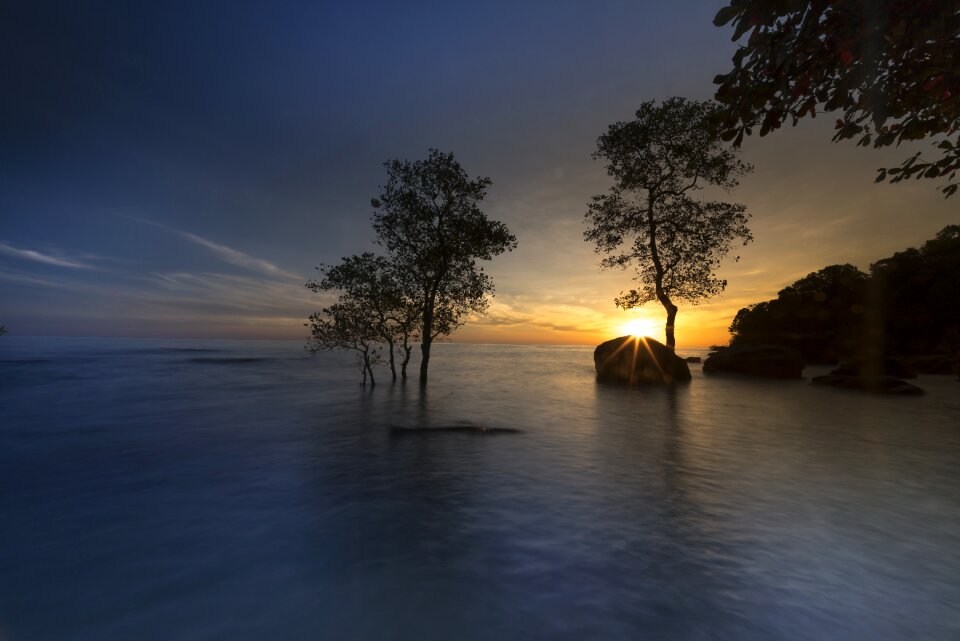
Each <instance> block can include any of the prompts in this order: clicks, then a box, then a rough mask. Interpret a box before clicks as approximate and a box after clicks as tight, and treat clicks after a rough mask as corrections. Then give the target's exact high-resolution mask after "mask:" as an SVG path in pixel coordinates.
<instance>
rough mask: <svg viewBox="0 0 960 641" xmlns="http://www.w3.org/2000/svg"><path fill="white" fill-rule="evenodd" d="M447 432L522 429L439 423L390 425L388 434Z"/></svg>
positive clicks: (514, 430) (475, 432) (510, 430)
mask: <svg viewBox="0 0 960 641" xmlns="http://www.w3.org/2000/svg"><path fill="white" fill-rule="evenodd" d="M449 432H457V433H460V434H519V433H520V432H522V430H518V429H516V428H513V427H488V426H486V425H441V426H438V427H404V426H401V425H391V426H390V434H391V435H392V436H401V435H404V434H445V433H449Z"/></svg>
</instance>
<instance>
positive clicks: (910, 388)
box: [811, 374, 924, 396]
mask: <svg viewBox="0 0 960 641" xmlns="http://www.w3.org/2000/svg"><path fill="white" fill-rule="evenodd" d="M811 382H812V383H813V384H814V385H826V386H828V387H838V388H840V389H850V390H858V391H861V392H873V393H875V394H892V395H899V396H917V395H919V394H923V393H924V391H923V390H922V389H920V388H919V387H917V386H916V385H911V384H910V383H907V382H906V381H902V380H900V379H899V378H895V377H893V376H845V375H842V374H829V375H827V376H815V377H813V380H812V381H811Z"/></svg>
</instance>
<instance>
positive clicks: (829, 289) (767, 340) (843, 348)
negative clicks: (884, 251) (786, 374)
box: [730, 264, 870, 363]
mask: <svg viewBox="0 0 960 641" xmlns="http://www.w3.org/2000/svg"><path fill="white" fill-rule="evenodd" d="M869 304H870V288H869V282H868V276H867V274H865V273H863V272H861V271H860V270H859V269H857V268H856V267H854V266H853V265H849V264H848V265H830V266H829V267H824V268H823V269H821V270H819V271H816V272H813V273H811V274H808V275H806V276H804V277H803V278H801V279H800V280H798V281H796V282H795V283H793V284H791V285H788V286H787V287H784V288H783V289H781V290H780V291H779V292H778V293H777V297H776V298H775V299H773V300H769V301H765V302H762V303H756V304H754V305H751V306H749V307H744V308H743V309H741V310H740V311H739V312H737V315H736V316H735V317H734V319H733V322H732V323H731V324H730V334H731V335H732V338H731V341H730V343H731V344H732V345H738V344H750V343H754V344H756V343H761V344H783V345H788V346H790V347H794V348H796V349H798V350H800V351H801V352H802V353H803V355H804V357H805V358H806V359H807V361H808V362H810V363H831V362H835V361H836V360H837V358H839V357H842V356H849V355H854V354H857V353H858V352H859V351H860V345H861V344H862V342H863V339H864V336H865V335H866V330H867V324H866V317H867V316H868V313H867V312H868V306H869Z"/></svg>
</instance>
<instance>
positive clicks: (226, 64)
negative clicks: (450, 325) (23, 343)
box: [0, 0, 960, 346]
mask: <svg viewBox="0 0 960 641" xmlns="http://www.w3.org/2000/svg"><path fill="white" fill-rule="evenodd" d="M38 4H39V3H32V2H20V3H5V4H4V6H3V8H0V77H2V79H3V86H4V89H3V94H4V99H3V100H2V101H0V324H2V325H5V326H6V327H7V328H8V330H10V332H11V333H13V334H29V335H67V336H77V335H92V336H142V337H154V336H155V337H168V336H169V337H198V338H208V337H209V338H214V337H217V338H219V337H224V338H227V337H229V338H233V337H237V338H291V339H297V338H302V337H303V336H304V334H305V328H304V327H303V322H304V320H305V318H306V316H307V315H308V314H309V313H311V312H312V311H315V310H317V309H318V308H319V307H321V306H322V302H323V301H322V300H321V299H319V298H318V297H317V296H316V295H315V294H312V293H310V292H308V291H307V290H306V289H305V288H304V286H303V284H304V282H305V281H306V279H308V278H311V277H313V275H314V274H315V271H314V267H315V266H316V265H318V264H319V263H321V262H332V261H336V260H337V259H338V258H339V257H340V256H344V255H348V254H352V253H356V252H361V251H365V250H369V249H372V243H371V241H372V232H371V230H370V225H369V222H370V214H371V209H370V206H369V201H370V198H371V197H372V196H374V195H376V193H377V191H378V185H379V184H380V183H381V182H382V181H383V179H384V177H385V173H384V170H383V167H382V162H383V161H384V160H386V159H388V158H393V157H400V158H409V159H416V158H420V157H423V156H424V155H425V154H426V151H427V148H428V147H436V148H439V149H441V150H450V151H453V152H455V154H456V155H457V158H458V159H459V160H460V161H461V163H462V164H463V165H464V167H465V168H466V170H467V171H468V172H469V173H471V174H473V175H487V176H489V177H490V178H491V179H492V180H493V187H492V189H491V190H490V196H489V199H488V201H487V206H486V212H487V213H488V214H489V215H490V216H491V217H493V218H497V219H500V220H503V221H504V222H506V223H507V224H508V225H509V227H510V229H511V230H512V231H513V232H514V233H515V234H516V235H517V238H518V241H519V247H518V249H517V250H515V251H514V252H513V253H511V254H509V255H506V256H503V257H500V258H498V259H497V260H496V261H494V262H493V263H492V264H490V265H489V266H488V271H489V273H490V274H492V276H493V277H494V280H495V282H496V286H497V293H496V298H495V300H494V302H493V304H492V305H491V308H490V313H489V315H487V316H486V317H485V318H483V319H479V320H475V321H473V322H471V323H470V324H469V325H468V326H467V327H466V328H465V329H463V330H462V331H461V332H459V333H458V334H457V335H455V337H454V340H458V341H477V342H508V343H512V342H544V343H562V344H573V343H580V344H595V343H597V342H598V341H600V340H603V339H606V338H610V337H613V336H617V335H619V334H622V333H624V332H623V331H622V330H621V328H622V326H623V325H624V324H625V323H626V322H628V321H630V320H634V319H638V318H639V319H642V320H646V321H649V322H651V323H652V324H653V328H652V330H651V331H652V332H654V334H653V335H654V336H655V337H659V336H660V335H661V330H660V329H659V327H658V326H660V325H662V317H663V312H662V309H660V308H659V307H656V306H650V307H649V308H644V309H643V310H640V311H636V312H623V311H620V310H618V309H616V308H615V307H614V305H613V298H614V297H615V296H616V295H617V293H618V292H619V291H620V290H621V289H624V288H629V286H630V282H631V273H630V272H618V271H608V272H603V271H601V270H600V269H599V267H598V262H599V258H598V257H597V256H596V255H595V254H594V253H593V250H592V248H591V246H589V245H588V244H587V243H585V242H584V241H583V238H582V233H583V230H584V225H585V223H584V219H583V214H584V212H585V211H586V203H587V202H588V201H589V199H590V196H592V195H593V194H595V193H600V192H602V191H604V190H606V188H607V187H608V186H609V179H608V178H607V177H606V175H605V173H604V171H603V167H602V165H601V164H600V163H599V162H597V161H594V160H592V159H591V158H590V154H591V152H592V151H593V149H594V144H595V141H596V138H597V136H598V135H599V134H600V133H602V132H603V131H604V129H605V128H606V126H607V125H608V124H609V123H611V122H613V121H615V120H620V119H628V118H630V117H631V116H632V113H633V111H634V110H635V109H636V107H637V106H638V105H639V103H640V102H642V101H644V100H650V99H656V100H661V99H665V98H668V97H670V96H673V95H683V96H687V97H691V98H699V99H705V98H709V97H710V96H711V95H712V93H713V86H712V83H711V79H712V78H713V76H714V75H715V74H717V73H722V72H725V71H727V70H728V69H729V65H730V62H729V61H730V57H731V55H732V54H733V51H734V48H735V45H734V44H733V43H731V42H730V31H729V29H727V28H722V29H721V28H716V27H714V26H713V25H712V23H711V21H712V18H713V15H714V13H715V12H716V10H717V9H718V8H719V7H721V6H723V5H724V4H725V3H724V2H699V1H693V0H691V1H683V2H637V1H636V0H633V1H624V2H612V1H611V2H604V1H602V0H591V1H584V2H550V3H545V2H544V3H540V2H529V3H516V2H484V3H455V2H434V3H415V2H403V3H372V2H356V3H336V4H334V3H329V4H321V3H302V4H296V3H268V2H230V3H204V2H183V3H177V2H165V3H149V4H148V3H106V2H93V1H91V2H83V3H78V2H65V3H62V6H57V3H52V2H51V3H43V4H44V8H40V7H39V6H38ZM834 119H835V118H833V117H831V116H830V115H829V114H828V115H823V116H821V117H819V118H818V119H817V120H815V121H810V122H806V123H804V124H803V125H802V126H800V127H797V128H795V129H785V130H781V131H778V132H776V133H775V134H774V135H772V136H770V137H767V138H763V139H759V138H749V139H747V141H746V142H745V144H744V159H745V160H747V161H749V162H752V163H753V164H754V165H755V166H756V171H755V172H754V173H753V174H752V175H750V176H748V177H747V178H746V179H745V180H744V181H743V183H742V185H741V187H740V188H739V189H738V190H737V191H736V192H735V193H734V194H733V196H732V198H734V199H736V200H738V201H740V202H742V203H744V204H746V205H747V207H748V211H749V212H750V213H752V215H753V220H752V229H753V232H754V237H755V242H754V243H753V244H751V245H750V246H748V247H746V248H742V249H738V250H736V251H735V252H734V254H739V255H740V256H741V259H740V261H739V262H738V263H734V262H733V261H731V262H730V263H728V264H727V265H726V266H725V267H724V268H723V270H722V271H721V275H722V276H723V277H725V278H727V279H728V280H729V285H728V289H727V292H726V294H725V295H723V296H722V297H719V298H717V299H715V300H713V301H710V302H709V303H705V304H703V305H700V306H699V307H695V308H690V307H682V308H681V310H680V314H679V317H678V327H677V339H678V344H679V345H680V346H701V345H709V344H711V343H718V342H725V341H726V339H727V333H726V328H727V326H728V325H729V323H730V320H731V318H732V317H733V315H734V314H735V313H736V311H737V310H738V309H739V308H740V307H742V306H744V305H746V304H749V303H751V302H756V301H760V300H764V299H767V298H770V297H772V296H775V295H776V292H777V290H779V289H780V288H782V287H783V286H784V285H786V284H789V283H790V282H792V281H793V280H795V279H797V278H799V277H801V276H803V275H805V274H807V273H809V272H811V271H815V270H817V269H819V268H821V267H823V266H826V265H828V264H831V263H843V262H850V263H853V264H855V265H857V266H859V267H861V268H863V269H866V268H867V267H868V265H869V264H870V263H871V262H872V261H875V260H877V259H879V258H882V257H884V256H886V255H889V254H890V253H892V252H894V251H896V250H900V249H904V248H906V247H908V246H911V245H918V244H920V243H922V242H923V241H924V240H926V239H928V238H930V237H932V236H933V235H934V234H935V233H936V232H937V231H938V230H939V229H940V228H942V227H943V226H944V225H946V224H951V223H957V222H960V216H958V211H960V210H958V207H960V197H955V198H953V199H951V200H944V199H943V197H942V195H941V194H940V193H939V192H938V191H936V186H937V184H938V183H937V182H936V181H911V182H910V183H907V184H899V185H888V184H883V185H875V184H874V183H873V179H874V176H875V169H876V168H877V167H880V166H882V165H885V164H886V165H889V164H896V163H898V162H899V161H900V160H901V159H902V158H904V157H906V156H907V155H908V154H909V153H910V152H911V151H912V150H911V149H906V148H900V149H893V150H885V151H883V152H878V151H875V150H873V149H863V148H857V147H854V146H853V145H852V144H850V143H843V144H834V143H831V142H830V136H831V135H832V131H833V122H834ZM925 146H926V145H922V146H921V147H922V148H925Z"/></svg>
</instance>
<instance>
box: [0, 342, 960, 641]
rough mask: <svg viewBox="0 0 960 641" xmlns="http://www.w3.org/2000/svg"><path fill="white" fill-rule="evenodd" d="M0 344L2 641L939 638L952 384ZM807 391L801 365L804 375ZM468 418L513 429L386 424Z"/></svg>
mask: <svg viewBox="0 0 960 641" xmlns="http://www.w3.org/2000/svg"><path fill="white" fill-rule="evenodd" d="M432 367H433V370H432V380H431V383H430V387H429V389H428V391H427V392H426V393H425V394H421V393H420V391H419V388H418V387H417V386H416V385H415V384H412V385H407V386H401V385H390V383H389V381H388V380H386V379H387V377H386V376H385V375H384V373H383V372H380V375H381V379H380V381H378V382H379V384H378V385H377V387H376V388H375V389H374V390H372V391H371V390H370V389H364V388H361V387H360V386H359V385H358V375H357V371H356V370H355V368H354V367H353V365H352V361H351V360H350V359H349V358H348V357H346V356H343V355H336V354H322V355H318V356H316V357H311V356H309V355H307V354H305V353H304V352H303V351H302V348H301V346H300V345H299V344H297V343H286V342H284V343H266V342H211V341H168V340H163V341H161V340H157V341H144V340H100V339H39V338H19V337H14V336H5V337H3V338H2V339H0V515H2V517H3V520H2V525H0V638H2V639H9V640H10V641H44V640H57V641H60V640H78V641H79V640H84V641H86V640H96V641H112V640H116V641H131V640H158V641H161V640H162V641H179V640H191V641H193V640H196V641H200V640H208V639H224V640H227V639H229V640H231V641H242V640H263V639H277V640H298V639H304V640H306V639H310V640H316V639H336V640H341V639H348V640H349V639H369V640H380V639H410V640H417V641H425V640H433V639H437V640H452V639H490V640H497V641H509V640H513V639H518V640H519V639H524V640H527V639H569V640H571V641H583V640H589V639H630V640H637V639H654V640H657V639H680V640H687V639H718V640H754V639H756V640H763V641H777V640H797V641H801V640H803V641H831V640H835V639H836V640H839V639H843V640H854V639H856V640H868V641H885V640H893V639H897V640H899V639H903V640H910V641H915V640H927V639H930V640H933V639H935V640H945V641H946V640H952V639H958V638H960V383H958V382H957V381H956V380H953V379H951V378H950V377H933V376H931V377H921V378H920V379H919V380H918V381H917V383H918V384H919V385H920V386H921V387H924V388H925V389H926V390H927V391H928V394H927V395H926V396H923V397H918V398H880V397H873V396H869V395H861V394H858V393H854V392H843V391H839V390H832V389H822V388H818V387H814V386H811V385H810V384H809V383H808V382H806V381H763V380H754V379H748V378H742V377H736V376H732V377H709V378H704V377H703V375H702V372H701V371H700V366H699V365H694V366H692V369H693V373H694V380H693V382H692V384H690V385H689V386H686V387H682V388H679V389H676V390H672V391H670V390H663V389H644V390H630V389H625V388H622V387H618V386H603V385H598V384H597V383H596V382H595V380H594V375H593V366H592V354H591V349H589V348H582V347H514V346H469V345H455V344H449V345H440V346H438V347H436V348H435V356H434V359H433V363H432ZM807 374H808V375H810V372H809V371H808V372H807ZM465 425H478V426H485V427H505V428H515V429H519V430H522V431H521V432H519V433H491V432H480V433H473V432H456V431H441V432H438V433H429V432H427V433H425V432H423V431H416V432H403V431H399V430H396V429H391V428H397V427H401V428H403V427H406V428H410V427H449V426H465Z"/></svg>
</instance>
